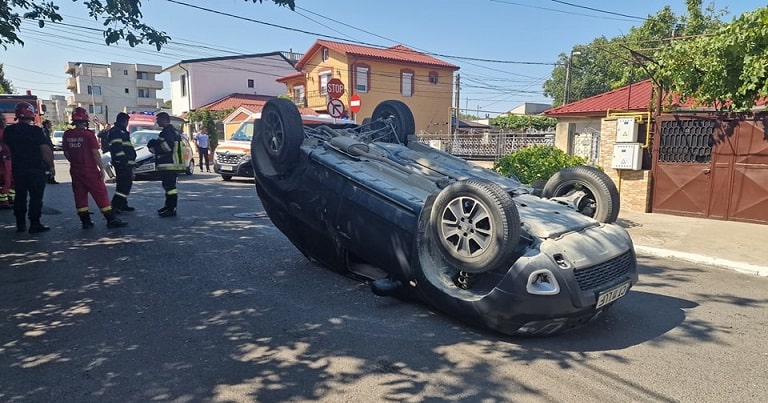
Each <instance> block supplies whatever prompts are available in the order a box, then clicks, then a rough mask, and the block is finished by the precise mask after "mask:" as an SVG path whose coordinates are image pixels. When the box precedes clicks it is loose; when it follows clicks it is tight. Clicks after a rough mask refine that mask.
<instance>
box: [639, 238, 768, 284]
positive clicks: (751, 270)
mask: <svg viewBox="0 0 768 403" xmlns="http://www.w3.org/2000/svg"><path fill="white" fill-rule="evenodd" d="M635 252H637V253H642V254H646V255H652V256H658V257H670V258H676V259H680V260H685V261H688V262H693V263H700V264H706V265H712V266H717V267H721V268H725V269H730V270H734V271H737V272H739V273H745V274H753V275H757V276H760V277H768V267H766V266H759V265H756V264H752V263H744V262H734V261H732V260H727V259H720V258H716V257H709V256H702V255H697V254H695V253H688V252H678V251H673V250H668V249H659V248H652V247H650V246H642V245H635Z"/></svg>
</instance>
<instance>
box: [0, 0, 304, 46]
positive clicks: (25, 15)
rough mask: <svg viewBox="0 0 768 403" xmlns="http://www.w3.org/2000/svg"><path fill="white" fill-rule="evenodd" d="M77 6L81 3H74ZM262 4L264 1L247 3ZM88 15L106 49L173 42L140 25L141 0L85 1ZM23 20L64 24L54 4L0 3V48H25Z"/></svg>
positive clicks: (285, 2) (286, 1)
mask: <svg viewBox="0 0 768 403" xmlns="http://www.w3.org/2000/svg"><path fill="white" fill-rule="evenodd" d="M72 1H74V2H77V1H78V0H72ZM245 1H246V2H249V1H250V2H252V3H256V2H257V1H258V2H259V3H262V2H263V0H245ZM272 1H273V2H274V3H275V4H277V5H279V6H288V7H289V8H290V9H291V10H293V9H294V7H295V4H294V0H272ZM82 3H83V5H85V7H86V8H87V9H88V14H89V15H90V16H91V17H93V19H95V20H97V21H98V20H102V21H103V25H104V27H105V30H104V42H106V43H107V45H110V44H113V43H118V42H120V41H125V42H127V43H128V45H130V46H131V47H134V46H136V45H140V44H143V43H147V44H150V45H154V46H155V47H156V48H157V50H160V49H161V48H162V47H163V45H165V44H166V43H168V41H169V40H170V39H171V37H170V36H168V35H166V33H165V32H163V31H158V30H156V29H155V28H152V27H150V26H148V25H146V24H144V23H142V22H141V20H142V18H143V14H142V13H141V0H83V2H82ZM22 19H30V20H34V21H37V22H38V25H39V26H40V27H41V28H42V27H44V26H45V23H46V22H60V21H63V20H64V17H62V16H61V15H60V14H59V6H57V5H56V4H55V2H54V1H53V0H6V1H2V2H0V45H2V46H3V48H4V49H7V48H8V45H22V46H24V41H22V40H21V39H20V38H19V37H18V35H17V32H18V31H19V26H20V25H21V21H22Z"/></svg>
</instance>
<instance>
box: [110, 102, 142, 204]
mask: <svg viewBox="0 0 768 403" xmlns="http://www.w3.org/2000/svg"><path fill="white" fill-rule="evenodd" d="M130 118H131V117H130V116H129V115H128V114H127V113H125V112H120V113H118V114H117V117H116V118H115V124H114V126H112V128H111V129H110V130H109V134H108V135H107V141H108V142H109V154H110V156H111V157H112V165H113V166H114V167H115V195H114V196H112V209H113V210H115V212H118V213H119V212H123V211H134V210H136V209H135V208H133V207H131V206H129V205H128V194H130V193H131V187H132V186H133V167H134V165H136V150H135V149H134V148H133V143H132V142H131V134H130V133H128V120H129V119H130Z"/></svg>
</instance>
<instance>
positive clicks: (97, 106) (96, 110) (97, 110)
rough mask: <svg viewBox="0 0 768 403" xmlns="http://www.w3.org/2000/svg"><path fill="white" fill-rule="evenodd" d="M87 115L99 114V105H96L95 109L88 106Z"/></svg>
mask: <svg viewBox="0 0 768 403" xmlns="http://www.w3.org/2000/svg"><path fill="white" fill-rule="evenodd" d="M94 111H95V112H94ZM88 113H101V105H96V107H95V108H94V107H93V104H90V105H88Z"/></svg>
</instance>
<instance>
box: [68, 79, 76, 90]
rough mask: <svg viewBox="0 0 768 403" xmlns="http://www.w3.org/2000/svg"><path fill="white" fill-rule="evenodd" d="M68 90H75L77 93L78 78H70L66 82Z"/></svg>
mask: <svg viewBox="0 0 768 403" xmlns="http://www.w3.org/2000/svg"><path fill="white" fill-rule="evenodd" d="M66 84H67V89H68V90H75V91H77V79H76V78H72V77H70V78H68V79H67V81H66Z"/></svg>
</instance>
